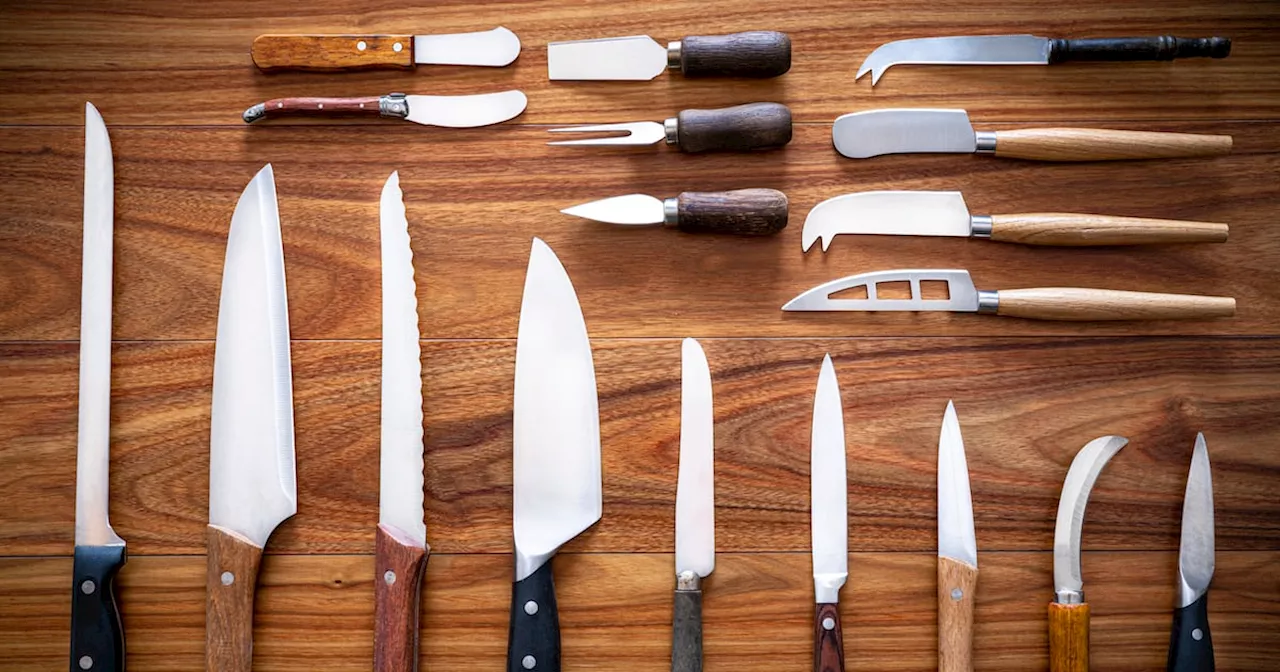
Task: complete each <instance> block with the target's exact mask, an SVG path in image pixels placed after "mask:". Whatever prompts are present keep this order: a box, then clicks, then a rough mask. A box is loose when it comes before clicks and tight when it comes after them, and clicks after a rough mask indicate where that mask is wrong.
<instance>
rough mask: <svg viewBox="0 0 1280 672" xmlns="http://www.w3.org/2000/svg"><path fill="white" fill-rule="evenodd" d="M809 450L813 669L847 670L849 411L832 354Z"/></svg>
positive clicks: (821, 378) (821, 381)
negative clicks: (843, 608) (843, 596)
mask: <svg viewBox="0 0 1280 672" xmlns="http://www.w3.org/2000/svg"><path fill="white" fill-rule="evenodd" d="M812 431H813V433H812V437H811V441H810V449H809V450H810V453H809V506H810V514H809V516H810V518H809V532H810V535H811V540H810V542H811V544H812V548H813V593H814V601H815V602H816V603H817V608H816V611H815V613H814V616H813V670H814V672H843V670H844V634H843V632H842V630H841V628H840V605H839V601H840V589H841V588H842V587H844V584H845V581H847V580H848V579H849V490H848V485H847V481H846V475H845V459H844V410H843V408H842V407H841V404H840V383H839V381H837V380H836V369H835V367H834V366H832V364H831V355H826V356H825V357H823V358H822V370H821V372H820V373H819V374H818V389H817V392H816V393H815V394H814V397H813V430H812Z"/></svg>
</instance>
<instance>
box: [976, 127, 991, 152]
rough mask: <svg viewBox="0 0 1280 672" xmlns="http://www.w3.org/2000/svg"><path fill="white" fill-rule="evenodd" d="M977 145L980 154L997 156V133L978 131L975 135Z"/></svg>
mask: <svg viewBox="0 0 1280 672" xmlns="http://www.w3.org/2000/svg"><path fill="white" fill-rule="evenodd" d="M973 139H974V141H975V144H976V148H975V150H974V151H976V152H977V153H979V154H995V153H996V134H995V131H977V132H975V133H974V134H973Z"/></svg>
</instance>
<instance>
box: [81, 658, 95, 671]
mask: <svg viewBox="0 0 1280 672" xmlns="http://www.w3.org/2000/svg"><path fill="white" fill-rule="evenodd" d="M78 662H79V663H80V669H82V670H87V669H89V668H91V667H93V659H92V658H90V657H89V656H80V660H79V661H78Z"/></svg>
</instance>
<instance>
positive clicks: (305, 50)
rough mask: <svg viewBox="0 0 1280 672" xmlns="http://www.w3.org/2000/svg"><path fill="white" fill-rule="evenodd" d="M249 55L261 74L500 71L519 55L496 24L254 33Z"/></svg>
mask: <svg viewBox="0 0 1280 672" xmlns="http://www.w3.org/2000/svg"><path fill="white" fill-rule="evenodd" d="M250 55H252V57H253V63H254V65H256V66H258V68H260V69H262V70H266V71H274V70H314V71H340V70H367V69H371V68H400V69H412V68H415V67H417V66H419V65H479V66H488V67H502V66H504V65H507V64H509V63H511V62H512V61H514V60H516V57H517V56H519V55H520V38H518V37H516V34H515V33H513V32H511V31H510V30H507V29H506V28H503V27H501V26H499V27H498V28H494V29H493V30H485V31H477V32H474V33H448V34H440V35H259V36H258V37H257V38H255V39H254V40H253V48H252V49H251V51H250Z"/></svg>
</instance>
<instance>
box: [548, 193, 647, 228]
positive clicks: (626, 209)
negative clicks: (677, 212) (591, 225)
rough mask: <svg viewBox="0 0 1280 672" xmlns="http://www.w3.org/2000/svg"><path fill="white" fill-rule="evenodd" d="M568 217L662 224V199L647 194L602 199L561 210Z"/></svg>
mask: <svg viewBox="0 0 1280 672" xmlns="http://www.w3.org/2000/svg"><path fill="white" fill-rule="evenodd" d="M560 212H563V213H564V214H566V215H573V216H574V217H582V218H584V219H594V220H595V221H597V222H605V223H606V224H637V225H639V224H661V223H662V222H663V211H662V199H660V198H654V197H653V196H648V195H646V194H627V195H626V196H614V197H612V198H602V199H600V200H598V201H591V202H590V203H583V204H582V205H575V206H573V207H571V208H565V209H564V210H561V211H560Z"/></svg>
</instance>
